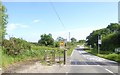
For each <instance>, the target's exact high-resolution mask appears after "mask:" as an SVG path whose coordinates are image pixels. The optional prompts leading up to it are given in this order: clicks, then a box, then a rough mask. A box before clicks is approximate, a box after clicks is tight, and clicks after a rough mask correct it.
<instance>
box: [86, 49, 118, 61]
mask: <svg viewBox="0 0 120 75" xmlns="http://www.w3.org/2000/svg"><path fill="white" fill-rule="evenodd" d="M86 52H88V53H90V54H93V55H96V56H99V57H102V58H105V59H109V60H113V61H116V62H120V54H116V53H112V52H109V51H101V52H100V53H99V54H98V53H97V51H96V50H94V49H92V50H86Z"/></svg>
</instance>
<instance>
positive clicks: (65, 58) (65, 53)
mask: <svg viewBox="0 0 120 75" xmlns="http://www.w3.org/2000/svg"><path fill="white" fill-rule="evenodd" d="M66 62H67V49H65V50H64V65H66Z"/></svg>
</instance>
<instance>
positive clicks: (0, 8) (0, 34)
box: [0, 2, 8, 39]
mask: <svg viewBox="0 0 120 75" xmlns="http://www.w3.org/2000/svg"><path fill="white" fill-rule="evenodd" d="M0 18H1V19H2V20H0V24H1V25H0V38H3V39H4V38H5V34H6V25H7V23H8V14H7V9H6V8H5V6H4V5H2V3H1V2H0Z"/></svg>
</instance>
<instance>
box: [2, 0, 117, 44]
mask: <svg viewBox="0 0 120 75" xmlns="http://www.w3.org/2000/svg"><path fill="white" fill-rule="evenodd" d="M3 4H4V5H5V6H6V8H7V13H8V15H9V19H8V24H7V34H8V35H6V38H8V37H17V38H23V39H25V40H27V41H30V42H37V41H38V40H39V39H40V35H42V34H49V33H51V34H52V37H53V38H54V39H56V38H57V37H59V36H61V37H63V38H65V39H67V40H69V32H70V37H71V38H72V37H74V38H76V39H77V40H81V39H86V37H87V36H88V35H89V34H90V33H91V32H92V31H93V30H97V29H101V28H105V27H107V26H108V25H109V24H110V23H117V22H118V3H117V2H3Z"/></svg>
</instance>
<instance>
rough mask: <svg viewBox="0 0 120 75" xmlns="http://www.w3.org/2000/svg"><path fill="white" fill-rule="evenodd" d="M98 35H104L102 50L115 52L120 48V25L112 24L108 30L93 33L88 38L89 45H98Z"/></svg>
mask: <svg viewBox="0 0 120 75" xmlns="http://www.w3.org/2000/svg"><path fill="white" fill-rule="evenodd" d="M98 35H102V45H101V49H102V50H114V48H116V47H120V24H118V23H111V24H110V25H108V26H107V27H106V28H103V29H99V30H95V31H93V32H92V33H91V34H90V35H89V36H87V38H86V39H87V44H88V45H91V46H92V47H94V46H97V44H98Z"/></svg>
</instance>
